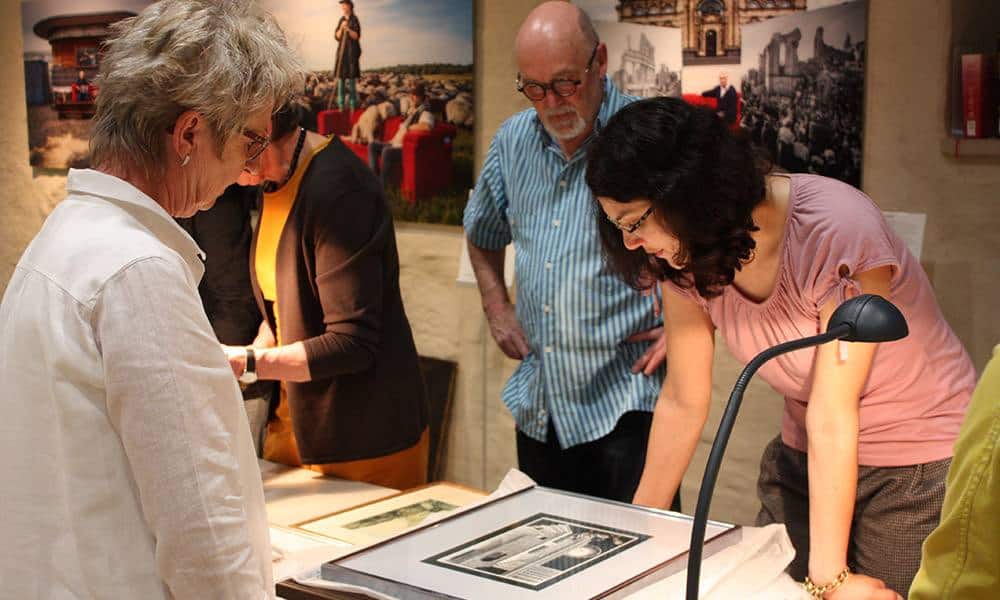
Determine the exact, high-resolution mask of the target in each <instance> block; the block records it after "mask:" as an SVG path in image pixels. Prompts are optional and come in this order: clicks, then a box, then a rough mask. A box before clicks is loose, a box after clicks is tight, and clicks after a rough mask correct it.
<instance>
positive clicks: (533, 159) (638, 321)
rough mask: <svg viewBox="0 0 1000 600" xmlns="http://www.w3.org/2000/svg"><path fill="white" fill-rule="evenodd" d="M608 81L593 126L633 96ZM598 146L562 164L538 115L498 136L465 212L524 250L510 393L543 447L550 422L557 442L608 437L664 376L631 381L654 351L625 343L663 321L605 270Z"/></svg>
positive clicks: (492, 237) (498, 242) (517, 414)
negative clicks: (589, 171)
mask: <svg viewBox="0 0 1000 600" xmlns="http://www.w3.org/2000/svg"><path fill="white" fill-rule="evenodd" d="M634 100H635V98H633V97H630V96H624V95H622V94H621V93H620V92H619V91H618V90H617V89H616V88H615V87H614V86H613V85H612V84H611V82H610V81H608V80H607V79H606V78H605V81H604V100H603V102H602V103H601V108H600V112H599V113H598V117H597V125H596V128H597V129H598V130H599V129H600V126H601V123H606V122H607V120H608V119H609V118H610V117H611V115H613V114H614V113H615V112H616V111H617V110H619V109H620V108H622V107H623V106H625V105H626V104H628V103H629V102H632V101H634ZM589 144H590V139H588V140H587V142H585V143H584V144H583V146H582V147H581V148H580V149H578V150H577V152H576V153H575V154H574V155H573V157H572V158H571V159H570V160H568V161H567V160H566V157H565V156H564V154H563V152H562V149H561V148H560V147H559V144H558V143H557V142H556V141H555V140H554V139H553V138H552V137H551V136H549V134H548V133H547V132H546V131H545V129H544V127H543V126H542V124H541V121H540V120H539V119H538V116H537V114H536V113H535V111H534V109H529V110H526V111H523V112H521V113H518V114H517V115H514V116H513V117H511V118H510V119H508V120H507V121H506V122H504V124H503V125H501V126H500V129H499V130H498V131H497V134H496V136H495V137H494V138H493V142H492V143H491V145H490V149H489V152H488V153H487V155H486V160H485V162H484V163H483V169H482V172H481V174H480V176H479V181H478V182H477V183H476V189H475V191H474V193H473V195H472V198H471V200H470V201H469V204H468V206H467V207H466V209H465V217H464V224H465V231H466V235H467V236H468V238H469V241H470V242H471V243H473V244H475V245H476V246H478V247H480V248H484V249H487V250H499V249H501V248H503V247H505V246H506V245H507V244H509V243H511V242H513V243H514V248H515V250H516V255H515V256H516V259H515V275H516V278H517V317H518V320H519V321H520V323H521V326H522V328H523V329H524V333H525V335H526V337H527V339H528V343H529V345H530V346H531V353H530V354H529V355H528V356H527V357H526V358H525V359H524V360H523V361H521V364H520V366H519V367H518V368H517V370H516V371H515V372H514V374H513V376H511V378H510V380H509V381H508V382H507V385H506V386H505V387H504V390H503V393H502V397H503V401H504V403H505V404H506V405H507V407H508V408H509V409H510V411H511V413H512V414H513V416H514V420H515V421H516V422H517V427H518V429H520V430H521V431H522V432H524V433H525V434H527V435H528V436H530V437H532V438H534V439H536V440H539V441H542V442H544V441H546V433H547V429H548V421H549V419H551V420H552V424H553V426H554V428H555V432H556V436H557V437H558V441H559V444H560V446H561V447H563V448H568V447H571V446H575V445H578V444H582V443H585V442H589V441H593V440H596V439H598V438H601V437H604V436H605V435H607V434H608V433H610V432H611V430H613V429H614V428H615V425H616V424H617V422H618V419H619V418H620V417H621V416H622V415H623V414H624V413H626V412H629V411H633V410H641V411H652V410H653V406H654V404H655V402H656V397H657V394H658V393H659V388H660V382H661V381H662V378H663V372H662V370H661V371H660V372H659V373H658V376H654V377H646V376H645V375H642V374H638V375H633V374H632V373H631V367H632V364H633V363H634V362H635V361H636V360H637V359H638V358H639V357H640V356H641V355H642V353H643V352H644V351H645V350H646V348H648V344H646V343H641V344H632V343H627V342H626V341H625V339H626V338H627V337H629V336H630V335H632V334H634V333H638V332H641V331H645V330H647V329H650V328H652V327H655V326H657V325H658V324H659V322H660V321H659V319H658V318H657V317H655V316H654V314H653V302H655V301H656V300H655V297H645V296H642V295H640V294H639V293H638V292H636V291H634V290H632V289H631V288H630V287H628V286H627V285H625V283H624V282H622V281H621V280H620V279H618V278H617V277H615V276H614V275H612V274H611V273H610V272H609V271H608V269H607V268H606V267H605V265H604V260H603V258H602V255H601V247H600V240H599V239H598V235H597V227H596V225H595V221H594V215H595V212H594V211H595V203H594V199H593V195H592V194H591V192H590V188H588V187H587V183H586V181H585V179H584V172H585V168H586V149H587V147H588V146H589Z"/></svg>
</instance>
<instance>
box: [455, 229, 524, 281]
mask: <svg viewBox="0 0 1000 600" xmlns="http://www.w3.org/2000/svg"><path fill="white" fill-rule="evenodd" d="M503 281H504V283H505V284H507V287H508V288H509V287H512V286H513V285H514V245H513V244H508V245H507V249H506V253H505V254H504V259H503ZM455 282H456V283H458V284H459V285H476V273H475V271H473V270H472V261H470V260H469V247H468V244H467V241H466V240H465V239H463V240H462V255H461V256H460V257H459V258H458V277H456V278H455Z"/></svg>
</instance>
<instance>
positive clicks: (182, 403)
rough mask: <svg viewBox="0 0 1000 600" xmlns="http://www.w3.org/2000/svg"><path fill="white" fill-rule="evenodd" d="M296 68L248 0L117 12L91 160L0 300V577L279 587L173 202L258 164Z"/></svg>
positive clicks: (280, 38)
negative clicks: (125, 15) (0, 392)
mask: <svg viewBox="0 0 1000 600" xmlns="http://www.w3.org/2000/svg"><path fill="white" fill-rule="evenodd" d="M299 73H301V67H300V64H299V62H298V60H297V59H296V58H295V57H294V55H293V54H292V52H291V51H290V50H289V49H288V48H287V46H286V44H285V41H284V35H283V34H282V32H281V30H280V29H279V28H278V26H277V25H276V24H275V22H274V21H273V19H272V18H271V17H270V16H268V15H266V14H264V13H262V12H260V11H259V10H258V9H257V8H255V7H254V4H253V3H251V2H250V1H249V0H247V1H237V0H226V1H209V0H162V1H161V2H157V3H155V4H152V5H151V6H149V7H148V8H146V9H145V10H143V11H142V13H141V14H139V15H138V16H137V17H134V18H132V19H127V20H124V21H121V22H119V23H118V24H117V25H116V26H115V27H114V30H113V32H112V36H111V39H110V40H109V41H108V43H107V46H106V48H105V53H104V55H103V60H102V64H101V70H100V75H99V79H98V81H99V83H100V86H101V95H100V96H99V98H98V99H97V113H96V116H95V118H94V131H93V137H92V139H91V154H92V164H93V165H94V167H95V168H94V169H93V170H71V171H70V173H69V178H68V181H67V191H68V195H67V197H66V199H65V200H64V201H63V202H62V203H61V204H60V205H59V206H57V207H56V209H55V210H54V211H53V212H52V214H51V215H50V216H49V217H48V219H47V220H46V222H45V224H44V225H43V227H42V230H41V231H40V232H39V234H38V235H37V236H36V237H35V239H34V240H33V241H32V243H31V244H30V246H29V247H28V248H27V250H26V251H25V253H24V255H23V256H22V257H21V260H20V261H19V263H18V265H17V268H16V270H15V273H14V275H13V276H12V278H11V280H10V282H9V284H8V286H7V289H6V293H5V295H4V298H3V301H2V303H0V386H2V387H3V389H4V390H5V391H6V392H7V393H6V394H4V397H3V400H2V403H3V405H2V410H3V413H4V416H5V418H4V419H3V421H2V424H0V489H3V511H2V512H0V539H2V540H3V541H4V543H3V544H2V545H0V581H2V582H3V587H4V596H5V597H12V598H39V597H46V598H54V597H60V598H62V597H67V598H68V597H74V598H84V597H86V598H93V597H102V598H143V599H144V600H150V599H153V600H155V599H164V600H165V599H167V598H178V599H179V598H213V599H216V598H233V599H240V600H243V599H248V598H273V597H274V586H273V582H272V574H271V554H270V549H269V543H268V532H267V520H266V515H265V513H264V499H263V492H262V489H261V482H260V473H259V471H258V467H257V461H256V457H255V455H254V450H253V445H252V443H251V439H250V431H249V428H248V426H247V422H246V416H245V414H244V412H243V407H242V399H241V397H240V392H239V388H238V386H237V384H236V381H235V380H234V378H233V375H232V371H231V370H230V368H229V364H228V362H227V361H226V358H225V355H224V354H223V352H222V350H221V349H220V348H219V344H218V342H217V341H216V339H215V336H214V335H213V334H212V329H211V326H210V325H209V323H208V320H207V318H206V317H205V313H204V311H203V310H202V306H201V302H200V300H199V298H198V290H197V286H198V280H199V278H200V277H201V275H202V271H203V267H202V263H201V260H200V257H201V251H200V249H199V248H198V246H197V245H196V244H195V243H194V242H193V241H192V239H191V238H190V237H189V236H188V235H187V234H186V233H185V232H184V230H182V229H181V228H180V227H179V226H178V225H177V224H176V223H175V222H174V220H173V217H178V216H188V215H191V214H193V213H195V212H196V211H198V210H200V209H203V208H207V207H208V206H210V205H211V204H212V202H213V201H214V199H215V198H216V197H217V196H219V194H220V193H221V192H222V191H223V189H224V188H225V187H226V186H227V185H228V184H230V183H232V182H233V181H235V180H236V178H237V177H238V176H239V175H240V173H241V172H243V171H250V172H253V171H255V170H256V169H257V168H258V166H259V161H258V157H259V155H260V153H261V152H262V151H263V150H264V147H265V146H266V145H267V142H268V130H269V123H270V118H271V113H272V112H273V110H274V108H275V106H276V105H278V104H280V103H282V102H283V101H284V99H285V98H287V97H288V95H289V94H290V93H292V92H293V90H295V89H298V88H299V87H300V86H301V81H300V77H299V75H298V74H299Z"/></svg>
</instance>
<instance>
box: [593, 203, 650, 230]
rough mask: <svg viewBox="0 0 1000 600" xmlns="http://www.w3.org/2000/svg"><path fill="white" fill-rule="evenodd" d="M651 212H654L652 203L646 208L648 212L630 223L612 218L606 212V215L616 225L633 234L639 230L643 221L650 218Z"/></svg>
mask: <svg viewBox="0 0 1000 600" xmlns="http://www.w3.org/2000/svg"><path fill="white" fill-rule="evenodd" d="M651 214H653V206H652V205H650V207H649V208H647V209H646V212H644V213H642V215H640V216H639V218H638V219H636V220H635V222H634V223H628V224H625V223H622V222H621V220H620V219H612V218H611V217H610V216H608V214H607V213H605V214H604V216H605V217H607V219H608V220H609V221H611V223H612V224H614V226H615V227H617V228H618V229H621V230H622V231H624V232H625V233H627V234H629V235H631V234H633V233H635V232H636V231H638V230H639V228H640V227H642V224H643V222H644V221H645V220H646V219H648V218H649V215H651Z"/></svg>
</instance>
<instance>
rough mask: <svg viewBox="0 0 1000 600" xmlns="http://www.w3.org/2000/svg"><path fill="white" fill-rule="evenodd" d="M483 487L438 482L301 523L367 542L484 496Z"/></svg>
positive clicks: (327, 533)
mask: <svg viewBox="0 0 1000 600" xmlns="http://www.w3.org/2000/svg"><path fill="white" fill-rule="evenodd" d="M484 497H485V494H484V493H483V492H481V491H479V490H474V489H472V488H467V487H465V486H461V485H457V484H453V483H434V484H429V485H425V486H421V487H419V488H415V489H412V490H408V491H406V492H402V493H399V494H396V495H395V496H390V497H388V498H383V499H380V500H377V501H374V502H370V503H368V504H363V505H361V506H357V507H354V508H351V509H348V510H344V511H340V512H337V513H334V514H331V515H327V516H323V517H320V518H318V519H311V520H309V521H307V522H304V523H300V524H298V528H299V529H302V530H305V531H308V532H311V533H315V534H319V535H323V536H326V537H328V538H333V539H335V540H340V541H342V542H347V543H348V544H352V545H356V546H363V545H365V544H371V543H373V542H378V541H380V540H383V539H386V538H389V537H392V536H393V535H397V534H399V533H401V532H403V531H406V530H407V529H410V528H411V527H415V526H417V525H420V524H422V523H424V522H426V521H427V520H428V519H430V518H432V517H435V516H437V515H440V514H442V513H447V512H451V511H453V510H456V509H458V508H461V507H463V506H467V505H469V504H472V503H474V502H477V501H479V500H482V499H483V498H484Z"/></svg>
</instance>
